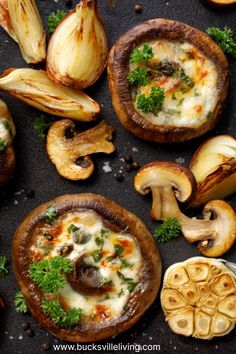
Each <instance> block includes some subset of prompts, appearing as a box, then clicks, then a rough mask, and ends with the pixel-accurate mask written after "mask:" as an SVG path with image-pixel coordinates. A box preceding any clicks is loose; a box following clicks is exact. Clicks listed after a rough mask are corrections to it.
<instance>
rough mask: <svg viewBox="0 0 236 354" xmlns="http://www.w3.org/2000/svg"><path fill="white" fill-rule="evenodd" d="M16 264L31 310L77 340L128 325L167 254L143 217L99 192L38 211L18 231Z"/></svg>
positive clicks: (154, 286) (152, 292)
mask: <svg viewBox="0 0 236 354" xmlns="http://www.w3.org/2000/svg"><path fill="white" fill-rule="evenodd" d="M13 264H14V270H15V274H16V278H17V281H18V283H19V286H20V288H21V291H22V293H23V295H24V297H25V299H26V302H27V305H28V308H29V310H30V311H31V313H32V315H33V316H34V317H35V318H36V319H37V320H38V321H39V322H40V323H41V325H42V326H43V327H45V328H46V329H47V330H49V331H50V332H51V333H52V334H54V335H55V336H57V337H58V338H60V339H63V340H67V341H71V342H92V341H97V340H101V339H105V338H108V337H112V336H114V335H117V334H118V333H121V332H123V331H125V330H127V329H128V328H130V327H131V326H132V325H133V324H134V323H136V322H137V321H138V320H139V318H140V317H141V316H142V315H143V314H144V312H145V311H146V310H147V309H148V307H149V306H150V305H151V304H152V303H153V301H154V300H155V298H156V295H157V292H158V289H159V286H160V277H161V259H160V255H159V252H158V250H157V248H156V244H155V241H154V239H153V237H152V236H151V234H150V233H149V231H148V230H147V228H146V227H145V225H144V224H143V222H142V221H141V220H140V219H139V218H137V217H136V216H135V215H133V214H131V213H130V212H129V211H127V210H125V209H123V208H122V207H121V206H119V205H117V204H116V203H114V202H112V201H110V200H108V199H106V198H104V197H102V196H99V195H95V194H79V195H65V196H62V197H59V198H56V199H54V200H52V201H49V202H47V203H45V204H43V205H41V206H39V207H38V208H36V209H35V210H33V211H32V212H31V213H30V214H29V215H28V216H27V217H26V218H25V220H24V221H23V222H22V223H21V225H20V226H19V227H18V229H17V231H16V233H15V236H14V240H13ZM52 279H54V280H53V281H52Z"/></svg>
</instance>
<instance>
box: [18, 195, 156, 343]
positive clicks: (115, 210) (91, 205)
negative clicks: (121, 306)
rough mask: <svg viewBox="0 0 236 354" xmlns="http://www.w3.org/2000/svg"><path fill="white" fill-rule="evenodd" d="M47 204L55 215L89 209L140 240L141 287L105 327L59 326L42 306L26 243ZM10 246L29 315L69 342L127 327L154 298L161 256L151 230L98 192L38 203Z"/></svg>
mask: <svg viewBox="0 0 236 354" xmlns="http://www.w3.org/2000/svg"><path fill="white" fill-rule="evenodd" d="M48 205H53V206H54V207H55V208H56V210H57V212H58V216H60V215H62V214H63V213H66V212H71V211H73V210H80V209H92V210H94V211H95V212H97V213H98V214H99V215H101V216H102V217H103V218H104V219H106V220H108V222H109V223H112V224H116V225H117V226H118V227H119V229H120V230H122V231H124V232H129V233H130V234H132V235H133V236H135V237H136V238H137V240H138V242H139V245H140V249H141V250H142V255H143V258H144V260H145V265H144V267H145V271H144V272H143V279H142V283H143V287H144V289H143V290H142V292H141V291H137V292H135V293H134V294H133V296H132V297H131V301H130V308H129V309H128V310H127V311H126V312H125V313H124V315H123V316H122V317H119V318H118V319H117V320H115V321H114V322H112V323H111V324H110V325H109V326H108V327H107V325H105V324H103V325H101V324H100V325H99V324H98V325H96V326H93V327H92V326H91V325H87V326H85V325H84V324H82V323H79V324H78V325H77V326H75V327H74V328H72V329H66V328H61V327H60V326H58V325H56V324H55V323H54V322H53V321H52V320H51V319H50V318H49V317H48V316H47V315H45V314H44V313H43V311H42V310H41V304H42V295H43V293H42V291H41V290H40V289H39V288H38V287H37V286H36V284H34V283H33V282H32V281H31V279H30V278H29V275H28V268H29V261H30V260H29V256H28V252H27V247H28V245H29V241H30V237H31V235H32V230H33V229H34V228H35V227H36V226H37V224H38V223H40V221H41V220H43V218H44V215H45V212H46V209H47V207H48ZM12 250H13V254H12V256H13V267H14V271H15V275H16V278H17V281H18V283H19V286H20V288H21V290H22V293H23V295H24V297H25V298H26V302H27V305H28V307H29V309H30V311H31V313H32V315H33V316H34V317H35V318H36V319H37V320H38V321H39V322H40V323H41V324H42V325H43V326H44V327H45V328H46V329H47V330H49V331H50V332H51V333H52V334H54V335H55V336H57V337H58V338H60V339H63V340H67V341H71V342H92V341H98V340H101V339H105V338H109V337H111V336H113V335H117V334H118V333H121V332H123V331H125V330H127V329H128V328H130V327H131V326H132V325H133V324H135V323H136V322H137V321H138V320H139V318H140V317H141V316H142V315H143V314H144V312H145V311H146V310H147V309H148V307H149V306H150V305H151V304H152V303H153V302H154V300H155V298H156V295H157V292H158V289H159V286H160V280H161V258H160V254H159V251H158V250H157V247H156V244H155V241H154V239H153V237H152V236H151V234H150V232H149V231H148V230H147V228H146V226H145V225H144V223H143V222H142V221H141V220H140V219H139V218H138V217H137V216H135V215H134V214H132V213H130V212H129V211H128V210H126V209H124V208H122V207H121V206H119V205H118V204H116V203H115V202H113V201H110V200H108V199H106V198H105V197H103V196H101V195H95V194H77V195H65V196H61V197H59V198H56V199H54V200H52V201H49V202H47V203H45V204H43V205H41V206H39V207H38V208H36V209H35V210H33V211H32V212H31V213H30V214H29V215H28V216H26V218H25V219H24V221H23V222H22V224H21V225H20V226H19V227H18V229H17V230H16V233H15V236H14V239H13V248H12Z"/></svg>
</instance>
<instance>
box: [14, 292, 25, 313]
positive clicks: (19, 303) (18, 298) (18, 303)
mask: <svg viewBox="0 0 236 354" xmlns="http://www.w3.org/2000/svg"><path fill="white" fill-rule="evenodd" d="M14 303H15V307H16V311H17V312H20V313H26V312H28V307H27V304H26V301H25V298H24V296H23V294H22V292H21V291H17V293H16V295H15V300H14Z"/></svg>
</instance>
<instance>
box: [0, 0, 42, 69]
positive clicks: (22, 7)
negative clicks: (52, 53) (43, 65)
mask: <svg viewBox="0 0 236 354" xmlns="http://www.w3.org/2000/svg"><path fill="white" fill-rule="evenodd" d="M0 10H1V15H0V25H1V26H2V27H3V28H4V29H5V30H6V31H7V32H8V34H9V35H10V36H11V37H12V38H13V39H14V40H15V41H16V42H17V43H18V44H19V47H20V50H21V53H22V56H23V58H24V60H25V61H26V63H32V64H36V63H39V62H41V61H42V60H45V58H46V34H45V32H44V30H43V25H42V21H41V18H40V14H39V11H38V8H37V6H36V3H35V1H34V0H0Z"/></svg>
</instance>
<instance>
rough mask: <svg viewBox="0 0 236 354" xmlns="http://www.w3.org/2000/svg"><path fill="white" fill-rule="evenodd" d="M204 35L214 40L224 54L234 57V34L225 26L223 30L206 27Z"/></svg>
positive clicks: (235, 49)
mask: <svg viewBox="0 0 236 354" xmlns="http://www.w3.org/2000/svg"><path fill="white" fill-rule="evenodd" d="M206 33H207V34H208V35H209V36H210V37H212V38H213V39H214V41H215V42H216V43H217V44H218V45H219V46H220V47H221V49H222V50H223V52H224V53H227V54H230V55H232V56H233V57H236V42H235V41H234V39H233V35H234V32H233V31H232V29H231V28H229V27H227V26H225V27H224V28H223V29H220V28H218V27H208V28H207V29H206Z"/></svg>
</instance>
